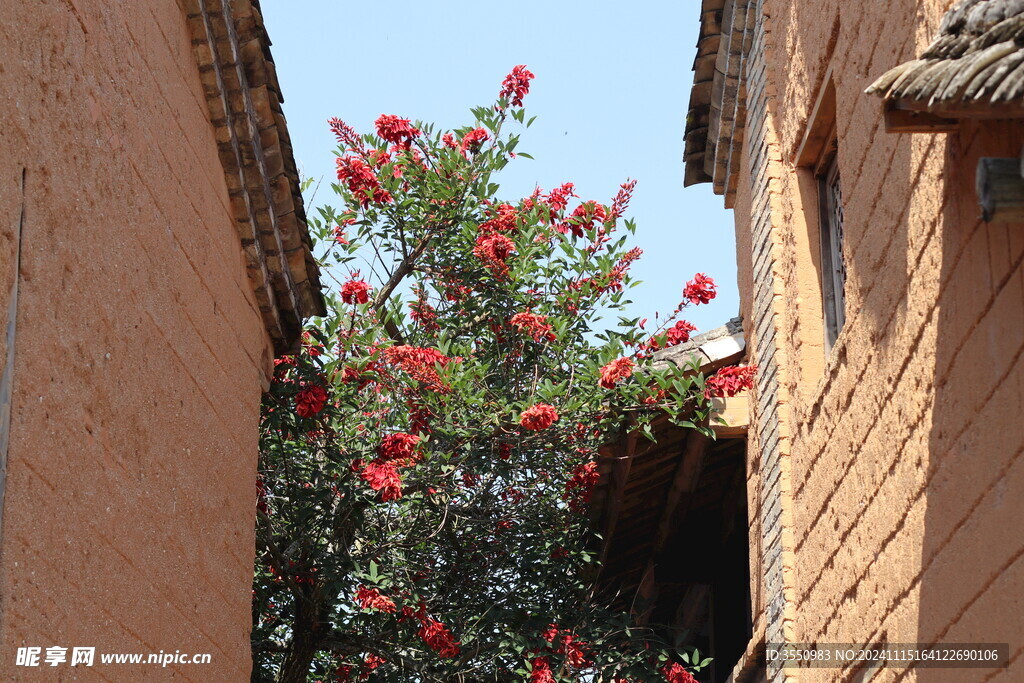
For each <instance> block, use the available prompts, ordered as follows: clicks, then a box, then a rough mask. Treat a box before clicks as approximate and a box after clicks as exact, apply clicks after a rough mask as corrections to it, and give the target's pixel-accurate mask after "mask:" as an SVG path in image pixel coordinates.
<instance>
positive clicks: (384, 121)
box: [375, 114, 420, 149]
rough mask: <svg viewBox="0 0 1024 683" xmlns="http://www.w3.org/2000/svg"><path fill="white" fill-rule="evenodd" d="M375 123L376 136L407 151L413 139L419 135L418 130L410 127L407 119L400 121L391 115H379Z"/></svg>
mask: <svg viewBox="0 0 1024 683" xmlns="http://www.w3.org/2000/svg"><path fill="white" fill-rule="evenodd" d="M375 123H376V125H377V135H379V136H380V137H381V138H382V139H384V140H386V141H388V142H393V143H395V144H396V145H401V146H402V147H403V148H404V149H409V145H410V144H412V141H413V138H416V137H418V136H419V134H420V131H419V129H418V128H413V127H412V126H411V125H410V123H409V119H400V118H398V117H397V116H395V115H393V114H381V115H380V116H378V117H377V121H376V122H375Z"/></svg>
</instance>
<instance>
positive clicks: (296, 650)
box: [277, 599, 327, 683]
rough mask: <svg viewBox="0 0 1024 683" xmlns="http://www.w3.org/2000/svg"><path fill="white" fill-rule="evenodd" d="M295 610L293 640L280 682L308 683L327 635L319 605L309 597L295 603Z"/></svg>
mask: <svg viewBox="0 0 1024 683" xmlns="http://www.w3.org/2000/svg"><path fill="white" fill-rule="evenodd" d="M295 610H296V615H295V622H294V624H292V628H293V630H292V640H291V643H290V645H289V647H288V652H287V653H285V656H284V662H282V663H281V670H280V671H278V674H277V680H278V683H306V681H307V680H308V679H309V667H310V664H312V662H313V658H314V657H315V656H316V653H317V652H319V651H320V649H321V647H322V646H323V643H324V640H325V638H326V635H327V634H326V633H325V632H324V628H323V624H322V623H321V619H320V610H319V608H318V606H317V605H315V604H313V603H312V602H310V601H308V600H307V599H300V600H298V601H296V603H295Z"/></svg>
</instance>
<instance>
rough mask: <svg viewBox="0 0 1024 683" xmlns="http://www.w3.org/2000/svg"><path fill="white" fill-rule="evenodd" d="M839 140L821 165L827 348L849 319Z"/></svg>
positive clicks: (820, 193) (820, 206) (821, 240)
mask: <svg viewBox="0 0 1024 683" xmlns="http://www.w3.org/2000/svg"><path fill="white" fill-rule="evenodd" d="M835 148H836V143H835V142H834V141H833V142H832V144H831V145H830V146H829V154H828V155H827V156H826V157H824V163H823V164H821V165H820V166H819V170H818V173H817V177H818V211H819V215H820V217H821V218H820V221H819V226H820V228H821V234H820V244H821V295H822V311H823V313H824V315H825V350H826V352H827V351H829V350H831V349H832V345H833V344H835V343H836V338H837V337H838V336H839V331H840V330H842V329H843V323H844V322H845V321H846V313H845V311H846V305H845V304H846V300H845V296H844V293H845V288H846V263H845V262H844V261H843V189H842V183H841V181H840V178H839V164H838V162H837V158H836V149H835Z"/></svg>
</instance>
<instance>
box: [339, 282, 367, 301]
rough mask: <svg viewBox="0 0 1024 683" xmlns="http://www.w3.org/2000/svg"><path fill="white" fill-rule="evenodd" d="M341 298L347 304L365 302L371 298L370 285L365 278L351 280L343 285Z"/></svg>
mask: <svg viewBox="0 0 1024 683" xmlns="http://www.w3.org/2000/svg"><path fill="white" fill-rule="evenodd" d="M341 300H342V301H344V302H345V303H347V304H365V303H367V302H368V301H369V300H370V285H369V284H368V283H367V282H364V281H363V280H349V281H348V282H346V283H345V284H344V285H342V287H341Z"/></svg>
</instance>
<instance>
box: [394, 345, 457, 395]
mask: <svg viewBox="0 0 1024 683" xmlns="http://www.w3.org/2000/svg"><path fill="white" fill-rule="evenodd" d="M383 355H384V360H385V362H386V363H388V364H390V365H392V366H395V367H397V368H399V369H401V370H403V371H404V372H405V373H406V374H407V375H409V377H411V378H412V379H414V380H416V381H417V382H421V383H422V384H423V385H424V387H425V388H426V389H428V390H430V391H436V392H438V393H446V392H448V391H449V390H450V387H448V385H447V384H445V383H444V382H442V381H441V376H440V375H439V374H438V373H437V369H436V368H435V366H437V365H440V366H442V367H444V366H445V365H448V363H451V362H452V360H453V359H452V358H449V357H448V356H446V355H444V354H443V353H441V352H440V351H438V350H437V349H431V348H425V347H420V346H409V345H407V344H402V345H399V346H392V347H389V348H387V349H385V350H384V354H383ZM455 360H457V359H455Z"/></svg>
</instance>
